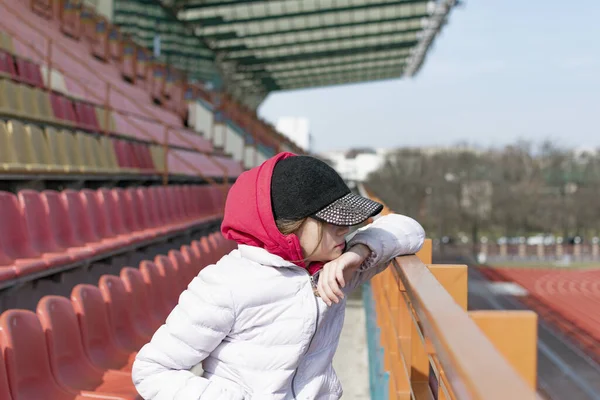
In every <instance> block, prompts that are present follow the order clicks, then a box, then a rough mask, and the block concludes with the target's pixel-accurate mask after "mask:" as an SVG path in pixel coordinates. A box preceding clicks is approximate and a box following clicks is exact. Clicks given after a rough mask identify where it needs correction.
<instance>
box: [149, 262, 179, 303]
mask: <svg viewBox="0 0 600 400" xmlns="http://www.w3.org/2000/svg"><path fill="white" fill-rule="evenodd" d="M154 264H156V267H157V269H158V273H159V274H160V277H161V278H162V280H163V282H162V286H163V288H164V290H165V295H166V300H167V301H168V304H169V307H171V308H173V307H175V306H176V305H177V300H178V299H179V295H180V294H181V292H183V288H184V285H185V284H186V283H187V282H185V281H184V280H183V279H182V276H181V274H182V270H180V269H178V267H180V265H179V264H178V265H177V267H175V266H174V265H173V263H172V262H171V259H170V258H169V257H167V256H165V255H162V254H161V255H158V256H156V257H155V258H154Z"/></svg>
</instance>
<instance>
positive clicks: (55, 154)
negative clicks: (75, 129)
mask: <svg viewBox="0 0 600 400" xmlns="http://www.w3.org/2000/svg"><path fill="white" fill-rule="evenodd" d="M62 135H64V133H63V132H61V131H57V130H56V129H54V128H52V127H50V126H47V127H46V129H45V136H46V142H47V143H48V152H49V161H50V164H51V165H56V166H58V167H59V168H61V169H62V170H63V171H64V172H65V173H66V174H69V173H79V172H80V170H79V168H78V167H76V166H75V165H74V163H73V160H71V158H70V157H69V154H68V153H67V149H66V148H65V147H64V146H61V143H62V142H63V141H64V139H63V138H62Z"/></svg>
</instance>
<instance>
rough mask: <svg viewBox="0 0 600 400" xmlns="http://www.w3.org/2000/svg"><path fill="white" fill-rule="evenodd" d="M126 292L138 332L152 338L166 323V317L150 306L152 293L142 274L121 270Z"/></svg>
mask: <svg viewBox="0 0 600 400" xmlns="http://www.w3.org/2000/svg"><path fill="white" fill-rule="evenodd" d="M120 277H121V280H122V281H123V285H124V286H125V290H126V291H127V293H128V294H129V299H130V303H129V306H130V309H131V315H132V318H133V323H134V325H135V326H136V330H137V331H139V332H141V333H142V334H144V335H145V336H152V335H153V334H154V332H155V331H156V330H157V329H158V327H159V326H161V325H162V324H163V322H164V316H163V315H159V314H160V313H159V310H155V309H153V308H151V306H150V296H152V295H153V294H152V293H150V291H149V288H148V285H146V282H144V277H143V276H142V273H141V272H140V271H139V270H137V269H135V268H131V267H125V268H123V269H121V274H120Z"/></svg>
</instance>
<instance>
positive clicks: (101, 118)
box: [95, 107, 117, 132]
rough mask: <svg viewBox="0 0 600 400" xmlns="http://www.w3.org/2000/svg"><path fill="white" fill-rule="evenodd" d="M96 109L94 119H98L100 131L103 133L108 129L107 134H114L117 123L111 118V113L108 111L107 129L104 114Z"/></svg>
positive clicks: (101, 109)
mask: <svg viewBox="0 0 600 400" xmlns="http://www.w3.org/2000/svg"><path fill="white" fill-rule="evenodd" d="M95 108H96V118H97V119H98V125H100V129H101V130H102V131H105V130H106V129H108V132H116V131H117V123H116V122H115V118H114V117H113V113H112V111H108V127H106V112H107V110H104V109H103V108H100V107H95Z"/></svg>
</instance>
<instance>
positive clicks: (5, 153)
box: [0, 121, 16, 172]
mask: <svg viewBox="0 0 600 400" xmlns="http://www.w3.org/2000/svg"><path fill="white" fill-rule="evenodd" d="M12 153H13V150H12V143H10V141H9V137H8V130H7V129H6V124H5V123H4V121H0V170H2V171H3V172H7V171H11V170H13V169H15V166H16V165H15V164H14V163H13V159H12Z"/></svg>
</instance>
